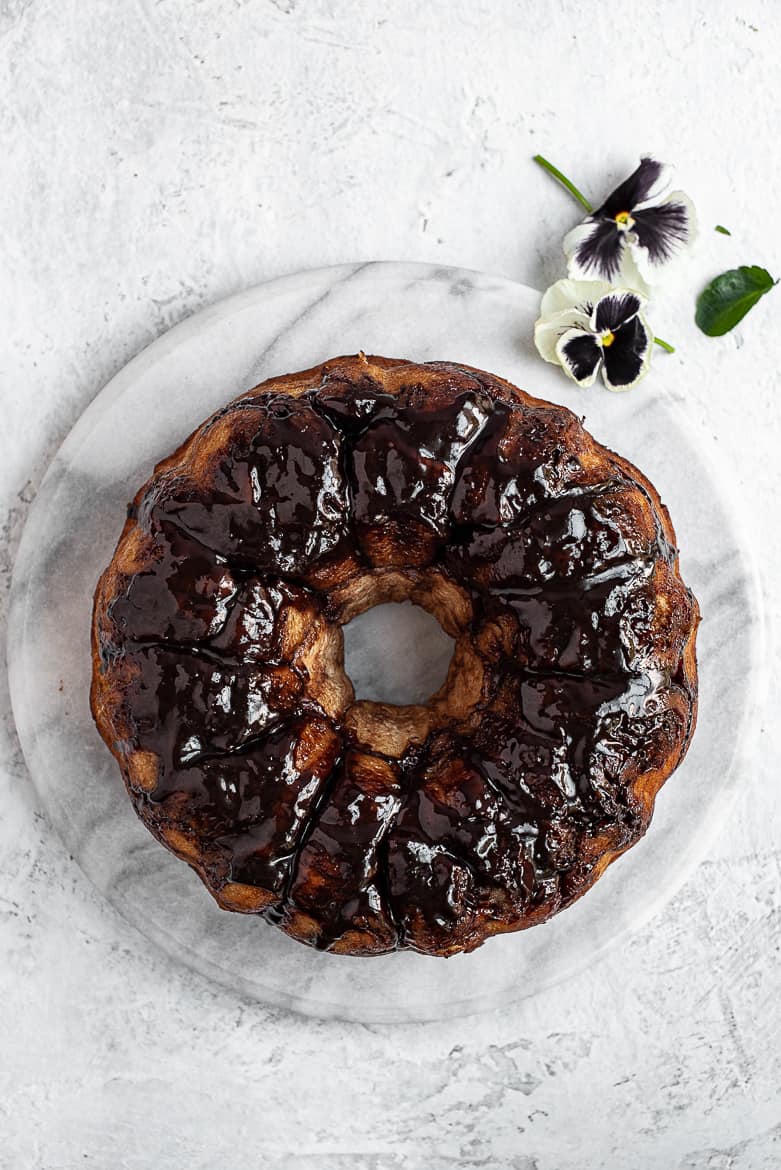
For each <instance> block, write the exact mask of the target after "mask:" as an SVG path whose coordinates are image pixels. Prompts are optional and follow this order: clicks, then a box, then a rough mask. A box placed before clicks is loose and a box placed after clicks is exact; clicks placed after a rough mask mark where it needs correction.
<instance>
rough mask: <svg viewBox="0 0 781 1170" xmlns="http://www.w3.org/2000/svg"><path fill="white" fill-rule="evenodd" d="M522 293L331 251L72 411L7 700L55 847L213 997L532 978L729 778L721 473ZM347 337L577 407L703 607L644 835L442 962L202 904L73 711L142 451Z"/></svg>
mask: <svg viewBox="0 0 781 1170" xmlns="http://www.w3.org/2000/svg"><path fill="white" fill-rule="evenodd" d="M538 304H539V294H538V293H536V292H534V291H533V290H532V289H529V288H526V287H524V286H522V285H518V284H515V283H513V282H511V281H508V280H505V279H501V278H498V277H492V276H486V275H482V274H480V273H476V272H469V271H464V270H459V269H452V268H436V267H430V266H425V265H417V264H384V263H372V264H359V265H350V266H341V267H338V268H330V269H325V270H319V271H313V272H305V273H300V274H298V275H295V276H291V277H287V278H285V279H282V280H276V281H273V282H271V283H269V284H266V285H262V286H260V287H258V288H254V289H250V290H248V291H247V292H245V293H241V294H240V295H238V296H235V297H232V298H230V299H229V300H226V301H224V302H222V303H220V304H217V305H214V306H213V307H212V308H209V309H207V310H205V311H204V312H201V313H198V314H197V315H196V316H194V317H191V318H190V319H189V320H187V321H185V322H184V323H183V324H181V325H178V326H177V327H176V328H175V329H172V330H171V331H170V332H169V333H167V334H165V336H163V337H161V338H159V340H157V341H156V342H155V343H154V344H153V345H151V346H149V348H148V349H146V350H145V351H144V352H143V353H141V354H140V355H139V356H138V357H136V358H135V359H134V360H133V361H132V362H130V364H129V365H128V366H127V367H126V368H125V369H124V370H122V371H121V373H119V374H118V375H117V377H115V378H114V379H113V380H112V381H111V383H110V384H109V385H108V386H107V387H106V388H105V390H103V392H102V393H101V394H100V395H98V397H97V398H96V399H95V401H94V402H93V403H92V404H91V406H90V407H89V408H88V409H87V410H86V411H85V412H84V414H83V416H82V417H81V419H80V420H79V422H78V423H77V425H76V426H75V427H74V429H73V431H72V432H71V434H70V435H69V436H68V438H67V440H66V441H65V443H64V444H63V446H62V448H61V449H60V451H59V453H58V455H57V457H56V458H55V460H54V462H53V463H52V465H51V467H50V469H49V471H48V473H47V475H46V478H45V479H44V481H43V484H42V486H41V490H40V492H39V494H38V498H37V499H36V501H35V504H34V506H33V508H32V510H31V513H30V518H29V521H28V523H27V527H26V529H25V533H24V537H23V540H22V545H21V548H20V551H19V557H18V561H17V565H16V571H15V575H14V585H13V598H12V611H11V620H10V645H9V669H10V675H11V687H12V697H13V705H14V712H15V715H16V721H17V726H18V729H19V735H20V737H21V741H22V746H23V748H24V753H25V756H26V759H27V762H28V765H29V769H30V773H31V775H32V778H33V781H34V783H35V785H36V788H37V789H38V791H39V793H40V796H41V798H42V801H43V803H44V805H45V807H46V809H47V811H48V814H49V816H50V818H51V821H52V823H53V825H55V826H56V828H57V829H58V831H59V832H60V834H61V835H62V837H63V839H64V840H65V843H66V845H67V847H68V849H69V850H70V851H71V853H72V854H73V855H74V857H76V858H77V860H78V861H79V863H80V864H81V866H82V867H83V869H84V871H85V872H86V873H87V874H88V875H89V877H90V878H91V879H92V880H93V882H94V883H95V884H96V885H97V886H98V887H99V889H100V890H102V891H103V893H104V894H105V895H106V897H107V898H108V899H109V901H110V902H111V903H112V904H113V905H114V906H115V907H116V908H117V909H118V910H119V911H120V912H121V913H122V914H123V915H124V916H125V918H127V919H128V920H129V921H130V922H132V923H133V924H134V925H135V926H136V927H138V929H139V930H141V931H142V932H143V933H144V934H146V935H147V936H149V937H150V938H152V939H154V940H155V941H156V942H157V943H159V945H160V946H161V947H163V948H164V949H165V950H166V951H167V952H168V953H169V954H170V955H171V956H173V957H175V958H177V959H179V960H181V961H183V962H186V963H189V964H191V965H192V966H193V967H195V968H197V969H198V970H199V971H200V972H202V973H203V974H204V975H206V976H207V977H209V978H210V979H213V980H215V981H216V982H218V983H221V984H224V985H225V986H227V987H229V988H232V989H233V990H235V991H238V992H240V993H243V994H245V995H249V996H253V997H256V998H258V999H261V1000H264V1001H266V1002H268V1003H273V1004H278V1005H283V1006H286V1007H289V1008H292V1009H295V1010H298V1011H302V1012H307V1013H309V1014H312V1015H318V1016H334V1017H342V1018H350V1019H356V1020H364V1021H409V1020H421V1019H431V1018H436V1017H443V1016H448V1015H455V1014H458V1013H464V1012H469V1011H475V1010H479V1009H484V1008H492V1007H497V1006H500V1005H502V1004H503V1003H505V1002H507V1001H508V1000H510V999H513V998H517V997H521V996H530V995H534V994H535V993H537V992H539V991H541V990H542V989H544V988H546V987H549V986H550V985H552V984H554V983H556V982H558V981H560V980H563V979H566V978H568V977H571V976H572V975H574V974H575V973H576V972H577V971H578V970H580V969H582V968H583V967H584V966H586V965H587V964H590V963H592V962H593V961H594V959H595V958H596V956H597V955H599V953H600V952H601V951H603V950H604V948H605V947H607V946H608V945H609V944H610V943H611V942H613V941H614V940H616V939H617V938H618V937H620V936H621V935H623V934H625V933H626V932H627V931H630V930H637V929H638V928H640V927H641V926H642V925H643V924H644V923H645V922H647V921H648V919H649V918H650V917H651V915H653V914H654V913H656V912H657V911H659V909H660V908H661V907H662V906H663V905H664V903H665V902H666V900H667V899H668V898H669V897H670V896H671V895H672V894H673V893H674V892H675V890H676V889H677V888H678V887H679V886H680V885H681V883H682V882H683V881H684V879H685V877H686V875H687V873H688V872H689V871H690V870H691V868H692V866H693V865H694V864H695V863H696V861H697V860H698V859H699V858H700V857H701V856H702V855H703V852H704V851H705V850H706V849H707V846H708V843H709V841H710V840H711V839H712V836H713V834H714V832H715V831H716V829H717V828H718V827H719V825H720V824H721V822H722V821H723V818H724V817H725V815H726V813H727V812H728V809H729V806H730V796H731V795H732V793H733V792H734V790H735V788H736V785H737V784H738V782H739V780H740V779H741V777H742V776H745V775H746V774H747V770H748V768H749V766H750V755H751V750H752V746H753V742H754V739H755V738H756V736H755V732H756V725H755V720H756V716H757V711H758V705H759V702H760V697H761V690H762V680H763V678H764V668H763V660H762V641H763V640H762V615H761V609H760V602H759V597H760V595H759V591H758V588H757V584H756V579H755V576H754V575H753V572H752V570H751V567H750V566H751V564H752V561H751V557H750V555H749V553H748V551H747V550H746V549H745V548H744V547H743V545H742V542H741V536H740V529H739V526H738V524H737V523H736V522H735V519H734V517H733V514H732V511H731V508H730V506H729V504H728V502H727V499H726V495H725V493H724V491H723V487H722V485H723V482H724V475H723V472H721V471H719V470H718V469H717V468H715V465H714V464H713V463H712V462H711V458H710V455H709V452H708V450H707V447H706V444H705V442H704V438H703V436H701V435H699V434H698V433H697V432H696V430H695V429H694V428H693V426H692V424H691V422H690V420H688V419H687V417H686V416H685V414H684V413H683V411H682V410H681V409H680V408H679V406H678V405H677V404H676V403H674V402H673V401H672V400H671V399H670V398H669V397H667V396H666V395H665V393H664V390H663V380H664V375H663V372H662V371H663V362H662V361H660V362H659V366H658V368H657V370H656V371H655V372H654V373H653V374H652V376H651V377H650V378H649V379H648V380H647V381H646V382H644V383H643V384H642V386H641V387H639V388H638V389H637V390H635V391H634V392H632V393H629V394H624V395H616V394H609V393H607V392H606V391H604V390H601V389H599V388H596V387H595V388H594V389H592V390H591V391H588V392H583V391H580V390H578V389H577V387H575V386H573V385H571V384H570V383H568V382H567V381H566V379H565V378H564V377H563V376H562V375H561V373H560V372H559V371H558V370H556V369H554V368H553V367H549V366H546V365H545V364H544V363H543V362H542V361H540V359H539V358H538V357H537V355H536V353H535V352H534V349H533V346H532V343H531V336H532V325H533V322H534V319H535V316H536V314H537V308H538ZM360 349H363V350H364V351H366V352H367V353H379V354H385V355H387V356H392V357H395V356H398V357H408V358H412V359H415V360H417V361H429V360H436V359H446V360H450V361H456V362H464V363H466V364H469V365H475V366H480V367H483V368H485V369H487V370H491V371H493V372H495V373H498V374H501V375H502V376H504V377H506V378H508V379H509V380H510V381H511V382H514V383H517V384H518V385H519V386H522V387H524V388H526V389H528V390H529V391H530V392H531V393H533V394H535V395H538V396H540V397H543V398H549V399H552V400H554V401H556V402H561V403H563V404H565V405H567V406H569V407H571V408H572V409H574V410H575V411H577V412H578V413H579V414H581V415H583V416H584V417H585V422H586V425H587V426H588V428H589V430H591V432H592V433H593V434H594V435H595V436H596V437H597V438H598V439H599V440H601V441H602V442H603V443H606V444H607V445H608V446H610V447H613V448H615V449H616V450H618V451H620V452H621V453H622V454H624V455H626V456H628V457H629V459H631V460H633V461H634V462H636V463H637V464H638V465H639V466H640V467H641V468H642V470H643V471H645V472H646V474H647V475H649V477H650V478H651V479H652V481H653V482H654V483H655V484H656V486H657V487H658V488H659V490H660V492H661V495H662V498H663V499H664V500H665V502H666V503H667V504H668V505H669V507H670V510H671V513H672V517H673V521H674V523H675V525H676V528H677V532H678V537H679V543H680V546H681V548H682V550H683V551H682V555H681V563H682V570H683V574H684V577H685V579H686V581H687V582H688V583H689V584H690V585H691V586H692V587H693V589H694V591H695V593H696V594H697V596H698V598H699V601H700V605H701V608H702V613H703V624H702V627H701V632H700V638H699V656H700V680H701V682H700V685H701V699H700V714H699V726H698V729H697V732H696V735H695V737H694V742H693V744H692V747H691V750H690V752H689V754H688V756H687V758H686V760H685V762H684V763H683V765H682V766H681V767H680V769H679V770H678V771H677V772H676V773H675V774H674V776H673V777H672V778H671V779H670V781H668V784H667V785H666V787H665V788H664V789H663V791H662V793H661V795H660V798H659V800H658V804H657V810H656V815H655V818H654V822H653V825H652V826H651V829H650V831H649V833H648V835H647V836H646V838H645V840H644V841H642V842H641V843H640V844H639V845H638V846H636V847H635V848H634V849H633V850H631V852H630V853H628V854H627V855H626V856H625V857H623V858H621V859H620V860H619V861H617V862H616V863H615V864H614V865H613V866H611V867H610V869H609V870H608V871H607V873H606V874H605V876H604V877H603V878H602V879H601V881H600V882H599V883H598V884H597V886H596V887H595V888H594V890H592V891H591V892H590V893H589V894H588V895H586V897H585V898H583V899H582V900H581V901H580V902H578V903H576V904H575V905H574V906H573V907H571V908H570V909H569V910H567V911H565V912H564V913H563V914H561V915H559V916H558V917H557V918H555V919H553V921H551V922H550V923H547V924H545V925H543V926H538V927H535V928H534V929H532V930H529V931H526V932H523V933H521V934H516V935H507V936H504V937H499V938H495V939H492V940H490V941H489V942H488V943H487V944H486V945H485V946H484V947H482V948H481V949H479V950H478V951H475V952H474V953H473V954H471V955H458V956H456V957H454V958H452V959H449V960H448V961H447V962H445V961H443V960H441V959H432V958H427V957H424V956H420V955H415V954H411V953H408V952H402V953H400V954H394V955H388V956H383V957H381V958H373V959H354V958H349V957H342V956H335V955H329V954H321V953H318V952H316V951H314V950H310V949H308V948H306V947H304V946H302V945H300V944H299V943H296V942H293V941H292V940H290V939H288V938H287V937H285V936H284V935H283V934H281V933H280V932H279V931H277V930H276V929H274V928H273V927H271V926H268V925H266V924H265V923H264V922H262V921H261V920H260V919H257V918H252V917H246V916H243V915H238V914H227V913H224V912H222V911H220V910H219V909H218V908H217V907H216V906H215V904H214V903H213V901H212V900H211V898H210V897H209V895H208V894H207V892H206V890H205V889H204V888H203V887H202V885H201V883H200V881H199V880H198V878H197V877H196V876H195V875H194V874H193V873H192V872H191V871H190V870H189V869H188V867H187V866H186V865H184V864H183V863H182V862H181V861H178V860H177V859H176V858H174V857H173V856H172V855H171V854H169V853H167V852H166V850H165V849H163V848H162V847H161V846H160V845H158V844H157V843H156V842H155V841H154V839H153V838H152V837H151V836H150V835H149V834H148V833H147V832H146V830H145V829H144V828H143V826H142V825H141V824H140V822H139V821H138V820H137V819H136V817H135V815H134V813H133V810H132V807H131V805H130V802H129V801H128V799H127V797H126V795H125V792H124V788H123V785H122V781H121V778H120V775H119V770H118V768H117V765H116V764H115V762H114V760H113V759H112V757H111V756H110V755H109V752H108V750H107V749H106V747H105V746H104V744H103V742H102V741H101V739H100V738H99V736H98V734H97V731H96V730H95V727H94V725H93V722H92V719H91V716H90V711H89V700H88V691H89V681H90V646H89V628H90V611H91V605H92V594H93V590H94V587H95V583H96V581H97V578H98V575H99V573H100V572H101V570H102V569H103V568H104V566H105V565H106V564H107V562H108V560H109V559H110V557H111V554H112V551H113V548H114V545H115V542H116V540H117V537H118V535H119V532H120V529H121V527H122V524H123V522H124V519H125V508H126V505H127V502H128V501H129V500H130V499H131V497H132V496H133V495H134V493H135V491H136V489H137V488H138V486H139V485H140V484H141V483H142V482H143V480H145V479H146V478H147V476H148V475H149V474H150V472H151V471H152V468H153V466H154V464H155V462H156V461H157V460H158V459H160V458H162V457H163V456H165V455H167V454H168V453H169V452H170V451H171V450H172V449H173V448H174V447H176V446H178V445H179V443H180V442H181V441H182V440H183V439H184V438H185V437H186V435H187V434H188V433H189V432H190V431H191V430H192V429H193V428H194V427H195V426H196V425H197V424H198V423H199V422H200V421H201V420H202V419H203V418H205V417H206V416H207V415H208V414H210V413H211V412H212V411H213V410H214V409H215V408H217V407H218V406H220V405H222V404H223V403H225V402H227V401H228V400H229V399H230V398H232V397H233V396H235V395H236V394H238V393H240V392H241V391H243V390H245V389H247V388H248V387H251V386H253V385H255V384H256V383H257V382H259V381H261V380H262V379H264V378H267V377H269V376H271V375H274V374H281V373H284V372H287V371H292V370H297V369H302V368H305V367H307V366H310V365H314V364H315V363H316V362H319V361H322V360H324V359H325V358H327V357H331V356H335V355H337V354H343V353H355V352H357V351H358V350H360ZM377 613H378V619H377V621H376V622H375V625H374V627H372V623H371V621H369V622H367V621H366V620H364V622H363V623H362V626H361V629H360V630H356V631H355V633H354V634H353V632H351V634H350V639H351V640H350V659H349V662H350V669H351V672H352V675H353V679H354V680H355V681H356V684H357V689H358V691H359V693H360V692H361V691H364V693H371V688H372V687H373V686H376V664H377V663H376V646H377V644H378V639H379V641H380V644H381V641H382V638H383V637H387V630H388V628H389V627H388V625H387V614H386V615H384V616H380V611H379V610H378V611H377ZM399 620H400V621H401V623H402V625H403V623H404V621H405V620H406V619H405V618H404V617H403V615H402V616H401V617H400V619H399ZM383 622H385V625H384V626H383V624H382V623H383ZM356 625H357V623H356ZM395 629H396V633H398V632H399V626H398V623H397V624H396V626H395ZM383 630H385V631H386V632H385V634H383V633H382V631H383ZM408 634H409V636H408V639H407V641H408V643H409V644H410V645H418V652H419V653H420V657H421V663H422V664H424V663H425V662H426V659H427V655H429V657H431V658H432V659H434V660H435V665H436V661H437V655H439V661H440V662H441V656H442V646H441V643H438V644H437V645H435V644H434V643H433V642H432V643H431V644H430V645H429V644H427V642H426V636H425V629H424V628H423V627H421V628H420V629H413V628H410V629H409V631H408ZM429 652H430V653H429ZM403 659H404V655H398V654H397V655H395V656H390V657H389V659H388V662H387V664H386V671H387V672H388V677H387V679H386V682H387V685H388V687H389V688H391V689H392V688H393V687H394V685H397V684H398V685H399V686H401V685H407V684H403V682H402V680H399V679H394V678H393V677H391V674H392V672H393V671H394V669H395V668H394V665H393V664H394V662H395V663H397V664H398V663H402V662H403ZM437 669H438V668H437Z"/></svg>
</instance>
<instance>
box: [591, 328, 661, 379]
mask: <svg viewBox="0 0 781 1170" xmlns="http://www.w3.org/2000/svg"><path fill="white" fill-rule="evenodd" d="M652 349H653V334H652V333H651V330H650V329H649V327H648V323H647V322H646V320H645V318H644V317H643V316H642V314H640V313H638V314H637V316H636V317H633V318H632V320H631V321H627V322H626V324H625V325H621V326H620V327H619V328H618V329H616V331H615V337H614V339H613V344H612V345H610V346H608V348H607V349H606V350H605V351H604V354H605V358H604V364H603V366H602V380H603V382H604V383H605V385H606V386H607V388H608V390H631V388H632V387H633V386H635V385H636V384H637V383H638V382H639V381H640V379H641V378H644V377H645V375H646V374H647V373H648V368H649V366H650V365H651V350H652Z"/></svg>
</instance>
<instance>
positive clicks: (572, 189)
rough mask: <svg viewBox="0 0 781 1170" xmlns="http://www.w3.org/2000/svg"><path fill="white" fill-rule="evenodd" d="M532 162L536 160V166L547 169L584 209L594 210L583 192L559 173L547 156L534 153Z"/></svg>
mask: <svg viewBox="0 0 781 1170" xmlns="http://www.w3.org/2000/svg"><path fill="white" fill-rule="evenodd" d="M534 162H536V163H537V165H538V166H540V167H542V169H543V170H544V171H547V172H548V174H549V175H553V177H554V179H556V181H557V182H559V183H561V185H562V187H566V189H567V190H568V191H569V193H570V195H572V196H573V197H574V198H575V199H577V201H578V203H579V204H580V205H581V207H585V209H586V211H593V210H594V208H593V207H592V205H591V204H590V203H589V201H588V199H587V198H586V196H585V195H584V194H583V192H582V191H579V190H578V189H577V187H576V186H575V184H574V183H573V182H572V181H571V180H570V179H568V178H567V176H566V175H563V174H562V173H561V171H560V170H559V168H558V167H554V165H553V163H552V162H548V160H547V158H543V157H542V155H541V154H535V155H534Z"/></svg>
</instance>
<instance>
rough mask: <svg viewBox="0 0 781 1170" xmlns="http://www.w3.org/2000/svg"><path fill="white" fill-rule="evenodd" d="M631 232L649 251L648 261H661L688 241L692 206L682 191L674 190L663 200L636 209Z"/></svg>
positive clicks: (691, 233)
mask: <svg viewBox="0 0 781 1170" xmlns="http://www.w3.org/2000/svg"><path fill="white" fill-rule="evenodd" d="M634 218H635V222H634V226H633V229H632V230H633V232H634V234H635V235H636V236H637V242H638V244H639V245H640V247H641V248H644V249H645V251H646V252H647V253H648V259H649V261H650V262H651V264H664V263H665V262H666V261H667V260H670V259H672V257H673V256H674V255H675V253H676V252H678V251H680V250H681V249H682V248H684V247H686V245H687V244H688V243H689V242H690V240H691V238H692V236H693V232H692V226H693V224H694V208H693V206H692V203H691V200H690V199H689V198H688V197H687V196H686V195H684V193H683V192H682V191H676V192H675V194H674V196H672V195H671V196H670V198H669V199H666V200H665V201H664V203H658V204H657V205H656V207H646V208H644V209H643V210H641V211H638V212H636V213H635V217H634Z"/></svg>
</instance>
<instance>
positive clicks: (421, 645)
mask: <svg viewBox="0 0 781 1170" xmlns="http://www.w3.org/2000/svg"><path fill="white" fill-rule="evenodd" d="M453 646H454V642H453V639H452V638H451V637H449V636H448V635H447V634H446V633H445V631H444V630H443V629H442V627H441V626H440V624H439V622H438V621H437V619H436V618H435V617H433V616H432V615H431V614H430V613H427V612H426V611H425V610H424V609H421V608H420V606H419V605H413V604H412V602H409V601H403V602H390V603H387V604H384V605H375V606H373V607H372V608H371V609H368V610H366V612H365V613H362V614H359V616H358V617H356V618H353V620H352V621H351V622H349V623H348V624H347V625H346V626H345V627H344V666H345V670H346V672H347V674H348V675H349V677H350V681H351V682H352V684H353V687H354V688H355V697H356V699H368V700H370V701H372V702H375V703H393V704H395V705H397V706H407V705H408V704H413V703H425V701H426V699H428V698H430V696H431V695H433V694H435V693H436V691H438V690H439V688H440V687H441V686H442V684H443V683H444V681H445V679H446V677H447V672H448V667H449V666H450V660H451V658H452V657H453Z"/></svg>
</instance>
